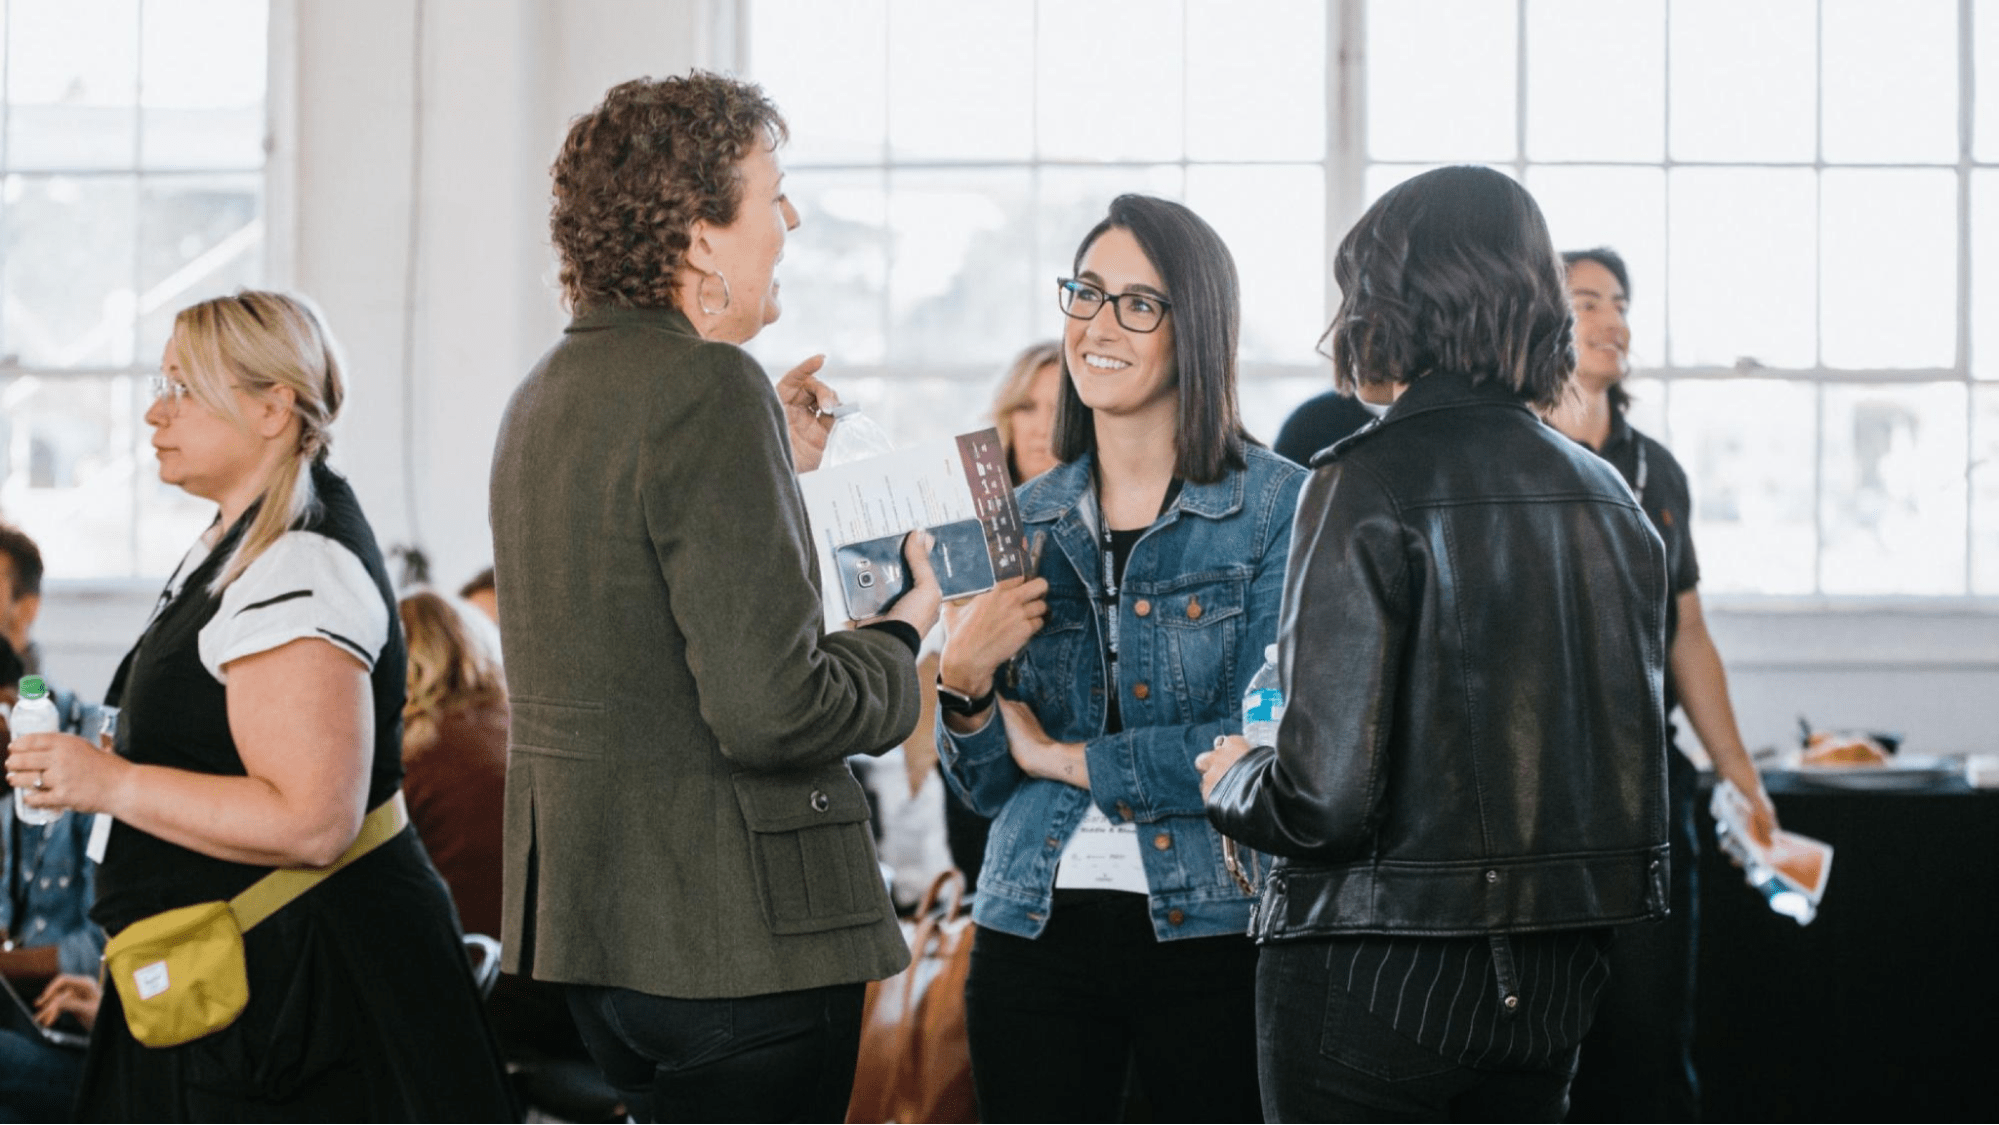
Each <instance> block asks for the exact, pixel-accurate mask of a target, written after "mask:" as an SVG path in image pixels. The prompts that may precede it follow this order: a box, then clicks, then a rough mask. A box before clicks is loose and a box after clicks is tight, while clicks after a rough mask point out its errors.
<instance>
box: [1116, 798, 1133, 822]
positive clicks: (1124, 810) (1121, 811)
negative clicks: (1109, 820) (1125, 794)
mask: <svg viewBox="0 0 1999 1125" xmlns="http://www.w3.org/2000/svg"><path fill="white" fill-rule="evenodd" d="M1117 814H1118V816H1120V817H1122V818H1124V819H1125V820H1130V819H1131V806H1130V805H1127V804H1125V803H1124V802H1123V801H1119V802H1118V803H1117Z"/></svg>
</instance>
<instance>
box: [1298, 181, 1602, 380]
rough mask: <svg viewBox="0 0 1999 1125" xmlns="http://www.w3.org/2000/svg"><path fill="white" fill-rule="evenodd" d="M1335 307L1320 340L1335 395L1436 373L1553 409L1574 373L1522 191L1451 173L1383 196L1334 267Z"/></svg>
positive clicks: (1544, 234)
mask: <svg viewBox="0 0 1999 1125" xmlns="http://www.w3.org/2000/svg"><path fill="white" fill-rule="evenodd" d="M1333 278H1334V280H1335V281H1336V282H1337V283H1338V285H1339V287H1340V308H1339V312H1337V313H1335V314H1334V316H1333V323H1332V325H1331V326H1330V327H1328V328H1327V329H1326V333H1325V335H1324V336H1322V337H1321V338H1320V341H1319V343H1320V348H1321V350H1323V351H1325V352H1327V353H1328V354H1329V355H1331V357H1332V360H1333V375H1334V379H1335V380H1336V381H1337V382H1338V384H1339V386H1340V389H1342V390H1344V391H1347V392H1349V393H1352V392H1353V391H1354V390H1356V389H1357V388H1358V387H1359V386H1360V385H1361V384H1363V383H1375V384H1381V383H1410V382H1413V381H1415V380H1416V379H1420V378H1422V377H1423V376H1425V375H1429V374H1432V373H1434V372H1439V371H1447V372H1456V373H1459V374H1464V375H1469V376H1471V378H1472V381H1473V382H1476V383H1482V382H1485V381H1486V380H1489V379H1497V380H1499V381H1500V382H1501V383H1503V384H1504V385H1506V386H1507V387H1510V388H1511V389H1512V390H1513V392H1514V393H1515V394H1517V395H1519V396H1520V397H1521V398H1522V399H1524V400H1526V401H1528V402H1530V403H1533V404H1535V405H1537V406H1552V405H1554V403H1555V401H1556V400H1557V399H1558V398H1559V397H1560V395H1561V392H1562V388H1563V387H1564V386H1565V385H1566V384H1567V383H1568V379H1569V373H1570V372H1571V371H1572V370H1573V369H1574V367H1575V346H1574V341H1575V322H1574V319H1573V317H1572V316H1571V315H1570V313H1569V294H1568V287H1567V286H1566V285H1565V284H1564V283H1563V271H1562V268H1561V266H1560V264H1559V262H1558V260H1557V259H1556V257H1555V247H1554V243H1553V242H1552V241H1550V240H1549V237H1548V224H1547V222H1546V221H1545V220H1544V219H1543V218H1542V217H1541V209H1540V208H1539V207H1537V206H1535V204H1534V197H1533V196H1531V195H1528V194H1527V189H1526V188H1523V187H1521V186H1520V185H1519V184H1517V183H1515V182H1513V180H1511V179H1509V178H1508V177H1506V176H1504V175H1502V174H1500V173H1498V172H1495V171H1493V170H1492V169H1490V168H1481V167H1477V166H1474V165H1459V166H1456V167H1451V168H1438V169H1436V170H1434V171H1430V172H1425V173H1423V174H1422V175H1420V176H1417V177H1415V178H1414V179H1411V180H1406V181H1404V182H1403V183H1401V184H1398V185H1396V186H1395V187H1394V188H1391V189H1390V190H1389V191H1388V193H1387V194H1386V195H1383V196H1382V197H1381V198H1380V199H1378V200H1376V201H1375V204H1374V206H1372V207H1370V208H1368V209H1367V214H1365V215H1362V216H1361V218H1360V222H1358V223H1355V224H1354V227H1353V229H1352V230H1350V231H1348V232H1347V236H1346V238H1344V239H1342V240H1341V241H1340V250H1339V254H1338V256H1337V257H1336V258H1335V259H1334V261H1333Z"/></svg>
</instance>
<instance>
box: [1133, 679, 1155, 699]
mask: <svg viewBox="0 0 1999 1125" xmlns="http://www.w3.org/2000/svg"><path fill="white" fill-rule="evenodd" d="M1131 694H1132V695H1133V696H1134V697H1136V698H1138V699H1150V698H1152V689H1151V688H1149V687H1147V686H1145V681H1144V680H1140V681H1138V682H1137V683H1135V684H1133V685H1131Z"/></svg>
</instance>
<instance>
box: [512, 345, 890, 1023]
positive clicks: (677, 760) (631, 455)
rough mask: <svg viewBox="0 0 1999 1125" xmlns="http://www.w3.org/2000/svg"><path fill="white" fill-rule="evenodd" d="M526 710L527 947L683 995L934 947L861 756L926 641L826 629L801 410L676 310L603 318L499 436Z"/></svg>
mask: <svg viewBox="0 0 1999 1125" xmlns="http://www.w3.org/2000/svg"><path fill="white" fill-rule="evenodd" d="M491 504H492V509H491V514H492V523H493V569H494V572H495V580H496V584H497V587H498V593H499V600H500V621H501V636H502V643H503V646H504V649H505V653H506V662H507V682H508V687H509V689H510V693H511V696H512V703H513V727H512V734H511V737H510V739H509V745H508V756H507V811H506V883H505V887H504V892H505V915H504V917H505V921H504V926H503V929H504V933H502V934H501V935H500V939H501V941H502V943H503V944H504V946H505V949H506V957H505V967H506V968H507V969H508V970H509V971H511V972H520V973H529V974H531V975H533V976H534V977H536V978H537V979H541V980H553V981H564V982H570V983H581V984H596V985H611V986H617V987H622V988H630V989H636V990H638V991H641V992H647V993H652V994H654V995H659V996H672V997H681V998H689V999H703V998H715V997H727V996H751V995H758V994H761V993H768V992H783V991H790V990H794V989H801V988H814V987H818V986H822V985H829V984H843V983H850V982H854V981H864V980H873V979H878V978H881V977H884V976H888V975H891V974H893V973H895V972H896V971H898V970H900V969H901V968H902V967H903V966H904V965H906V964H907V963H908V961H909V952H908V950H907V948H906V947H905V945H904V943H903V940H902V934H901V931H900V929H899V928H898V927H897V925H896V921H895V915H894V911H893V909H892V908H891V907H890V905H889V900H888V895H887V893H886V891H885V889H884V888H883V886H882V878H881V874H880V869H879V867H878V866H877V861H876V858H875V850H874V842H873V836H872V834H871V832H870V829H869V824H868V804H867V800H866V799H865V797H864V795H863V793H862V790H861V787H860V785H859V784H858V783H857V782H856V781H855V780H854V777H853V774H852V773H851V772H849V770H848V768H847V766H846V763H845V762H844V760H843V759H845V758H846V757H847V756H848V755H850V754H877V753H880V752H882V751H884V750H886V749H888V748H890V747H892V746H895V745H897V744H899V743H900V742H901V741H902V740H903V739H904V738H906V737H908V735H909V733H910V731H911V729H912V728H914V726H915V724H916V717H917V696H918V687H917V681H916V660H915V656H914V654H912V653H911V652H910V650H909V647H908V646H907V645H906V644H904V643H903V642H902V641H900V640H898V639H897V638H896V637H895V636H893V635H892V634H890V633H888V632H886V631H883V630H879V629H858V630H851V631H846V632H836V633H832V634H828V633H826V632H825V631H824V629H823V628H822V622H821V616H820V592H819V572H818V565H817V562H816V558H815V556H814V553H813V550H812V541H811V531H810V529H809V528H808V527H807V524H806V518H805V508H804V504H803V502H802V500H801V499H800V497H799V492H798V481H797V477H796V476H795V475H794V473H793V471H792V464H791V445H790V439H789V436H788V435H787V433H786V431H785V423H784V412H783V408H782V406H781V405H780V404H779V402H778V399H777V395H776V393H775V392H774V391H773V389H772V387H771V383H770V380H769V379H768V378H767V377H766V376H765V375H764V372H763V370H762V369H761V368H760V367H758V366H757V363H756V361H755V360H753V359H751V358H750V357H749V356H748V355H747V354H745V353H744V352H743V351H742V350H741V349H740V348H737V347H734V346H732V345H730V344H725V343H717V342H712V341H705V340H702V339H701V338H700V337H698V336H696V335H695V334H694V330H693V328H692V327H691V326H690V325H689V324H688V322H687V320H686V318H685V317H683V316H681V315H680V314H679V313H678V312H674V311H668V310H660V309H602V310H596V311H588V312H585V313H584V314H582V315H579V316H578V317H577V318H576V319H575V320H574V321H573V322H571V324H570V325H569V327H568V329H567V330H566V331H565V332H564V334H563V338H562V340H561V342H559V343H558V344H556V345H555V347H554V348H553V349H552V350H550V351H549V353H548V354H547V355H545V356H543V357H542V359H541V361H540V362H539V363H538V364H536V365H535V368H534V370H533V371H532V372H530V373H529V374H528V377H527V380H526V381H525V382H523V383H522V384H521V386H520V388H519V389H518V390H517V391H515V393H514V397H513V401H512V402H511V403H510V404H509V405H508V407H507V413H506V417H505V418H504V419H503V420H502V422H501V425H500V437H499V444H498V447H497V448H496V449H495V450H494V455H493V478H492V500H491Z"/></svg>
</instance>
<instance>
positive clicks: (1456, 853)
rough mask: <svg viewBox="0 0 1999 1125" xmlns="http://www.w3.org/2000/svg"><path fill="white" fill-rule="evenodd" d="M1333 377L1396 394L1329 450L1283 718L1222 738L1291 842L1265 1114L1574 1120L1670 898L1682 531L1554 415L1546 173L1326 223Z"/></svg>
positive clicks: (1428, 177) (1259, 925)
mask: <svg viewBox="0 0 1999 1125" xmlns="http://www.w3.org/2000/svg"><path fill="white" fill-rule="evenodd" d="M1335 274H1336V278H1337V281H1338V283H1339V288H1340V292H1341V293H1343V294H1345V297H1344V300H1343V302H1342V305H1341V307H1340V310H1339V313H1338V315H1337V317H1336V319H1335V320H1334V322H1333V325H1332V327H1331V328H1330V329H1329V330H1328V333H1327V336H1328V340H1329V341H1330V344H1331V351H1332V355H1333V361H1334V367H1335V369H1336V372H1337V378H1338V380H1339V382H1340V384H1341V385H1342V386H1343V387H1345V388H1350V389H1354V390H1357V391H1358V392H1359V393H1360V394H1361V395H1363V396H1364V397H1368V398H1371V399H1375V400H1377V401H1388V400H1392V401H1393V403H1394V405H1393V406H1392V407H1390V409H1389V411H1388V413H1387V415H1386V416H1385V417H1384V418H1383V419H1382V421H1381V422H1380V423H1379V424H1378V425H1375V426H1373V427H1370V428H1369V429H1367V430H1364V431H1363V432H1361V433H1359V434H1357V435H1355V436H1354V437H1352V438H1349V439H1347V440H1346V441H1344V442H1341V443H1339V444H1337V445H1335V446H1333V447H1332V448H1331V449H1329V450H1326V451H1324V452H1322V453H1321V454H1319V455H1318V456H1317V457H1315V458H1314V459H1313V466H1314V468H1315V469H1316V470H1317V471H1316V472H1315V473H1314V474H1313V476H1312V479H1311V480H1310V481H1309V482H1308V483H1307V484H1306V487H1305V491H1304V494H1303V495H1302V496H1301V498H1300V501H1299V509H1298V516H1297V523H1296V531H1295V534H1294V537H1293V540H1292V543H1293V546H1292V552H1291V557H1290V563H1289V569H1288V573H1287V575H1286V579H1285V591H1284V610H1283V613H1282V615H1281V617H1280V619H1279V620H1280V633H1279V638H1278V647H1279V653H1280V655H1279V668H1280V672H1281V674H1282V676H1283V683H1284V688H1285V693H1286V697H1287V699H1288V700H1289V702H1290V709H1289V711H1288V713H1287V714H1286V715H1285V717H1284V720H1283V723H1282V725H1281V727H1280V729H1279V733H1278V736H1277V743H1278V744H1277V746H1275V747H1257V748H1253V749H1252V748H1250V747H1249V746H1247V745H1246V744H1245V743H1243V742H1242V740H1241V739H1240V738H1231V739H1227V740H1221V741H1218V743H1217V748H1216V750H1215V751H1214V752H1213V753H1211V754H1209V755H1205V756H1204V758H1205V765H1204V770H1205V780H1206V782H1207V784H1209V785H1210V786H1211V790H1210V792H1209V795H1208V815H1209V817H1210V818H1211V819H1212V820H1213V822H1214V823H1215V825H1216V826H1217V827H1218V828H1220V829H1221V830H1222V831H1223V832H1224V833H1225V834H1227V835H1229V836H1231V837H1234V838H1236V839H1238V840H1240V841H1242V842H1243V843H1246V844H1248V845H1250V846H1252V847H1255V848H1257V849H1259V850H1262V851H1265V852H1269V853H1271V854H1273V855H1275V856H1277V857H1279V858H1278V859H1277V860H1276V863H1275V866H1274V867H1273V869H1272V871H1271V874H1270V876H1269V879H1268V882H1267V884H1266V886H1265V888H1264V893H1263V897H1262V900H1261V901H1260V902H1259V904H1258V907H1257V911H1256V914H1255V915H1254V917H1253V919H1252V922H1251V929H1252V931H1253V932H1254V933H1255V935H1256V936H1257V937H1258V939H1259V940H1260V941H1262V942H1263V943H1264V945H1263V950H1262V957H1261V960H1260V963H1259V967H1258V979H1257V1021H1258V1037H1259V1044H1258V1056H1259V1068H1260V1075H1261V1080H1262V1088H1263V1097H1264V1109H1265V1112H1266V1114H1267V1115H1268V1116H1269V1117H1270V1118H1271V1119H1272V1120H1279V1121H1281V1120H1293V1119H1311V1120H1339V1119H1346V1118H1352V1117H1355V1116H1364V1117H1365V1116H1378V1115H1384V1114H1386V1115H1394V1116H1409V1117H1411V1118H1412V1119H1437V1120H1444V1119H1452V1118H1482V1119H1490V1120H1513V1119H1523V1120H1527V1119H1536V1118H1541V1119H1546V1120H1560V1118H1561V1116H1562V1114H1563V1111H1564V1109H1565V1108H1566V1103H1567V1088H1568V1081H1569V1076H1570V1075H1571V1074H1572V1073H1573V1072H1574V1068H1575V1060H1576V1042H1577V1041H1578V1040H1579V1039H1580V1038H1581V1036H1582V1034H1583V1032H1584V1031H1585V1030H1586V1029H1587V1027H1588V1025H1589V1021H1590V1018H1591V1015H1592V1014H1593V1012H1594V1009H1595V1002H1596V996H1597V992H1598V990H1599V989H1600V988H1601V987H1602V985H1603V983H1604V980H1605V977H1606V975H1607V970H1606V968H1605V965H1604V961H1603V954H1604V951H1605V948H1606V946H1607V944H1608V929H1607V928H1608V927H1609V926H1611V925H1614V924H1617V923H1621V922H1629V921H1635V920H1638V919H1642V918H1648V917H1654V916H1657V915H1658V914H1660V913H1662V912H1663V911H1664V909H1665V879H1666V847H1665V840H1666V826H1665V817H1664V804H1663V802H1664V785H1665V757H1664V754H1665V736H1664V719H1663V715H1662V710H1661V690H1662V689H1661V683H1662V669H1663V663H1664V659H1665V650H1664V615H1665V598H1666V575H1665V560H1664V549H1663V547H1662V546H1661V544H1660V542H1659V539H1658V536H1657V535H1655V534H1654V533H1653V532H1652V530H1651V528H1650V527H1649V525H1648V524H1647V522H1646V520H1645V516H1644V513H1643V512H1641V511H1640V510H1639V509H1638V506H1637V505H1636V504H1635V503H1633V501H1632V497H1631V492H1630V490H1629V489H1627V488H1626V487H1624V483H1623V482H1622V481H1621V480H1619V479H1618V477H1617V475H1616V473H1615V472H1614V471H1612V470H1610V469H1609V468H1608V466H1606V465H1604V464H1603V463H1602V462H1601V461H1599V460H1597V459H1596V458H1594V457H1592V456H1591V455H1590V454H1589V453H1588V452H1587V451H1586V450H1581V449H1579V448H1578V447H1576V446H1575V445H1574V443H1572V442H1569V441H1568V440H1567V439H1565V438H1563V436H1562V435H1561V434H1559V433H1557V432H1555V431H1554V430H1552V429H1550V428H1548V427H1547V426H1546V425H1544V424H1543V423H1542V422H1541V421H1540V419H1539V418H1538V417H1537V416H1536V415H1535V413H1534V411H1533V409H1532V408H1533V407H1534V406H1535V405H1536V404H1540V403H1547V402H1551V401H1553V400H1554V398H1555V397H1556V396H1557V395H1558V394H1559V393H1560V392H1561V390H1562V388H1563V386H1564V385H1565V383H1566V381H1567V379H1568V377H1569V372H1570V369H1571V367H1572V365H1573V362H1574V358H1573V350H1572V347H1571V340H1572V330H1571V321H1570V315H1569V309H1568V298H1567V294H1566V292H1565V290H1564V288H1563V284H1562V273H1561V269H1560V266H1559V264H1558V262H1557V260H1556V258H1555V254H1554V250H1553V248H1552V246H1551V245H1550V243H1549V239H1548V230H1547V226H1546V224H1545V223H1544V222H1543V220H1542V218H1541V214H1540V211H1539V209H1538V208H1537V207H1536V206H1535V204H1534V201H1533V199H1532V198H1531V197H1530V196H1528V194H1527V192H1526V191H1525V190H1524V189H1522V188H1521V187H1520V186H1519V185H1518V184H1516V183H1514V182H1513V181H1512V180H1510V179H1508V178H1507V177H1505V176H1503V175H1500V174H1499V173H1496V172H1493V171H1491V170H1489V169H1483V168H1474V167H1456V168H1444V169H1439V170H1437V171H1434V172H1430V173H1427V174H1425V175H1422V176H1418V177H1416V178H1415V179H1412V180H1410V181H1408V182H1406V183H1404V184H1402V185H1400V186H1399V187H1397V188H1395V189H1394V190H1392V191H1390V192H1389V193H1388V194H1387V195H1385V196H1383V197H1382V198H1381V200H1380V201H1379V202H1377V203H1376V204H1375V205H1374V206H1373V207H1372V208H1371V209H1370V210H1369V211H1368V213H1367V214H1366V215H1365V216H1363V217H1362V219H1361V221H1360V222H1359V223H1358V224H1357V225H1356V226H1355V227H1354V229H1353V230H1352V231H1351V232H1349V233H1348V235H1347V237H1346V239H1345V240H1344V242H1343V243H1342V244H1341V247H1340V252H1339V256H1338V259H1337V261H1336V264H1335Z"/></svg>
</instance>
